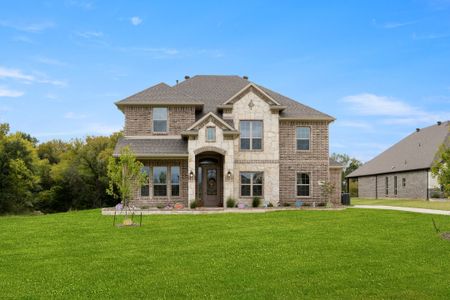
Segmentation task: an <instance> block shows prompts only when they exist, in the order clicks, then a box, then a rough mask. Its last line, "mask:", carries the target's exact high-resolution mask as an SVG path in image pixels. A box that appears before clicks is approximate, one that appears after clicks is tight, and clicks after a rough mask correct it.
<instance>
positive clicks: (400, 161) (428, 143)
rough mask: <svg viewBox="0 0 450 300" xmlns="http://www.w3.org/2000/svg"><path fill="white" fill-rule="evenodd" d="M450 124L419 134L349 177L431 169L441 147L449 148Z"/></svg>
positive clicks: (400, 143) (424, 130)
mask: <svg viewBox="0 0 450 300" xmlns="http://www.w3.org/2000/svg"><path fill="white" fill-rule="evenodd" d="M449 130H450V126H449V121H447V122H442V124H441V125H433V126H429V127H426V128H423V129H421V130H420V131H418V132H417V131H416V132H414V133H412V134H410V135H409V136H407V137H406V138H404V139H403V140H401V141H400V142H398V143H397V144H395V145H393V146H392V147H390V148H389V149H387V150H386V151H384V152H383V153H381V154H380V155H378V156H377V157H375V158H374V159H372V160H370V161H368V162H367V163H365V164H364V165H362V166H361V167H359V168H358V169H357V170H355V171H353V172H352V173H350V174H349V175H348V176H347V177H360V176H368V175H375V174H384V173H392V172H401V171H409V170H420V169H428V168H430V167H431V165H432V164H433V162H434V161H435V159H436V155H437V153H438V150H439V147H440V145H442V144H443V143H446V144H447V145H449V143H450V141H449Z"/></svg>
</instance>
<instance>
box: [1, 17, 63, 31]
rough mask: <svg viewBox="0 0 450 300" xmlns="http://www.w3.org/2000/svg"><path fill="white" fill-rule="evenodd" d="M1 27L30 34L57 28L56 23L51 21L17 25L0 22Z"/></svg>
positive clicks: (9, 22) (4, 21)
mask: <svg viewBox="0 0 450 300" xmlns="http://www.w3.org/2000/svg"><path fill="white" fill-rule="evenodd" d="M0 26H2V27H8V28H13V29H16V30H19V31H25V32H30V33H38V32H42V31H44V30H46V29H49V28H52V27H55V23H53V22H51V21H43V22H38V23H15V22H11V21H6V20H0Z"/></svg>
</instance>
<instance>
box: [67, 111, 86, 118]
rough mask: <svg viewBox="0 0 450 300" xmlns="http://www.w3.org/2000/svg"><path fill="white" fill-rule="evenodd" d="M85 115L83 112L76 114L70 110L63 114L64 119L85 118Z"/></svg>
mask: <svg viewBox="0 0 450 300" xmlns="http://www.w3.org/2000/svg"><path fill="white" fill-rule="evenodd" d="M86 117H87V115H85V114H78V113H74V112H71V111H70V112H67V113H65V114H64V118H65V119H72V120H80V119H85V118H86Z"/></svg>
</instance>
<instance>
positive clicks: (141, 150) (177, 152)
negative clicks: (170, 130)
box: [113, 137, 188, 158]
mask: <svg viewBox="0 0 450 300" xmlns="http://www.w3.org/2000/svg"><path fill="white" fill-rule="evenodd" d="M126 146H129V147H130V150H131V151H133V153H134V155H136V156H137V157H139V158H145V157H158V156H161V157H178V156H180V157H182V156H187V155H188V149H187V141H186V140H183V139H175V138H130V137H122V138H120V139H119V141H118V142H117V144H116V148H115V149H114V154H113V155H114V156H119V154H120V151H121V150H122V149H123V148H124V147H126Z"/></svg>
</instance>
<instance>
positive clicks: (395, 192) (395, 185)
mask: <svg viewBox="0 0 450 300" xmlns="http://www.w3.org/2000/svg"><path fill="white" fill-rule="evenodd" d="M394 195H395V196H397V176H394Z"/></svg>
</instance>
